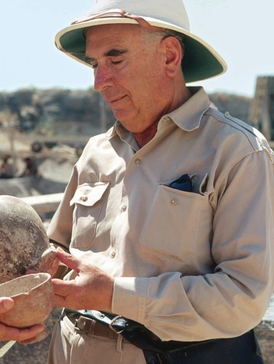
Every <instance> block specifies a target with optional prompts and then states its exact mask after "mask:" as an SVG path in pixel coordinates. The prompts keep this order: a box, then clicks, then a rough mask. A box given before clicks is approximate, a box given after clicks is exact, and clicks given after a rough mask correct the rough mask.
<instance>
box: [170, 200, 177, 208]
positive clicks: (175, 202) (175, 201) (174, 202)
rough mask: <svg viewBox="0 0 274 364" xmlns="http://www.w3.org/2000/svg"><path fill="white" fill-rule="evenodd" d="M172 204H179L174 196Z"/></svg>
mask: <svg viewBox="0 0 274 364" xmlns="http://www.w3.org/2000/svg"><path fill="white" fill-rule="evenodd" d="M170 204H171V205H172V206H176V205H177V204H178V201H177V200H176V199H175V198H173V199H172V200H170Z"/></svg>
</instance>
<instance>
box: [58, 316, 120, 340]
mask: <svg viewBox="0 0 274 364" xmlns="http://www.w3.org/2000/svg"><path fill="white" fill-rule="evenodd" d="M64 316H66V317H67V318H68V319H69V320H70V321H71V322H72V323H73V325H74V329H75V330H76V331H78V332H79V333H80V334H89V335H96V336H102V337H106V338H109V339H112V340H117V338H118V334H117V333H116V332H115V331H114V330H113V329H111V328H110V327H107V326H105V325H103V324H101V323H100V322H97V321H95V320H93V319H91V318H88V317H84V316H82V315H80V314H79V313H77V312H68V311H66V309H65V310H63V313H62V316H61V318H63V317H64Z"/></svg>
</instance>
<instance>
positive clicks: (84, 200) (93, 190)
mask: <svg viewBox="0 0 274 364" xmlns="http://www.w3.org/2000/svg"><path fill="white" fill-rule="evenodd" d="M108 185H109V182H95V183H85V184H83V185H80V186H78V188H77V190H76V192H75V194H74V196H73V198H72V199H71V201H70V206H72V205H73V204H79V205H83V206H93V205H94V204H95V203H96V202H97V201H99V200H100V199H101V198H102V196H103V194H104V193H105V191H106V189H107V188H108Z"/></svg>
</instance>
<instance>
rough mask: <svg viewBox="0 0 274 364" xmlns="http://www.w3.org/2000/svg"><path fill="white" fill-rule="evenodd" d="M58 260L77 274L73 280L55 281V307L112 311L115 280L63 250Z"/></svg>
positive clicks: (59, 252)
mask: <svg viewBox="0 0 274 364" xmlns="http://www.w3.org/2000/svg"><path fill="white" fill-rule="evenodd" d="M57 257H58V259H59V260H60V261H61V262H62V263H64V264H65V265H67V266H68V267H69V268H70V269H72V270H74V271H75V272H76V273H77V276H76V277H75V278H74V279H73V280H69V281H62V280H60V279H53V280H52V283H53V288H54V293H55V306H61V307H67V308H70V309H73V310H80V309H81V310H84V309H86V310H88V309H89V310H102V311H110V310H111V301H112V291H113V284H114V278H113V277H111V276H109V275H108V274H107V273H105V272H104V271H103V270H101V269H99V268H97V267H95V266H93V265H88V264H86V263H83V262H82V261H81V259H78V258H76V257H74V256H72V255H70V254H68V253H66V252H64V251H63V250H61V249H58V250H57Z"/></svg>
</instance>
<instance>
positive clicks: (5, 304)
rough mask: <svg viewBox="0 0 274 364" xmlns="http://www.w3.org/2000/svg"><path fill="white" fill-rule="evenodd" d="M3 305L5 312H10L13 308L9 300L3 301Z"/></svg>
mask: <svg viewBox="0 0 274 364" xmlns="http://www.w3.org/2000/svg"><path fill="white" fill-rule="evenodd" d="M3 304H4V307H5V308H6V309H7V310H10V309H11V308H12V307H13V302H12V301H11V300H4V302H3Z"/></svg>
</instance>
